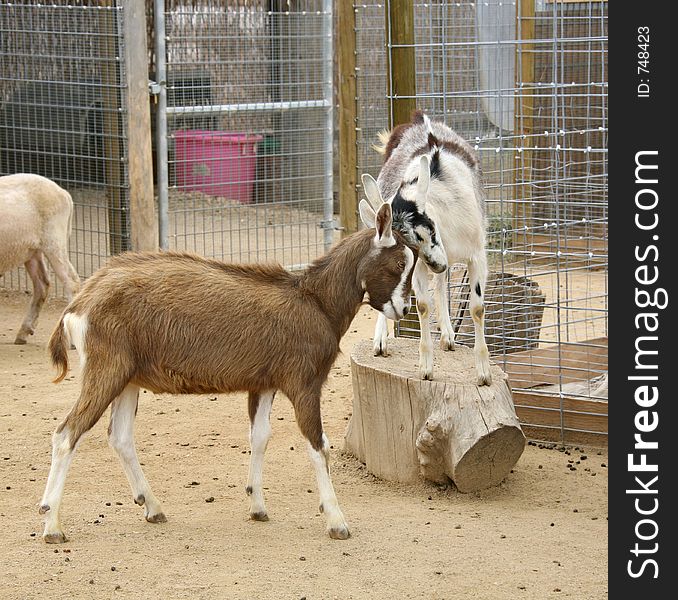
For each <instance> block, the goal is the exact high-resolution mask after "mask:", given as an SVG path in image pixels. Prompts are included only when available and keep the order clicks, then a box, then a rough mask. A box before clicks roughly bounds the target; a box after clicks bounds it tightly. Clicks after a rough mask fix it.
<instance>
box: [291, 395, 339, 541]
mask: <svg viewBox="0 0 678 600" xmlns="http://www.w3.org/2000/svg"><path fill="white" fill-rule="evenodd" d="M292 403H293V404H294V412H295V415H296V419H297V424H298V425H299V429H301V433H303V434H304V437H305V438H306V439H307V440H308V455H309V456H310V458H311V462H312V463H313V466H314V468H315V476H316V480H317V482H318V493H319V495H320V512H322V513H324V514H325V517H326V518H327V533H328V535H329V536H330V537H331V538H333V539H335V540H345V539H347V538H348V537H349V536H350V535H351V534H350V532H349V529H348V525H347V524H346V519H345V518H344V515H343V513H342V512H341V509H340V508H339V502H338V500H337V496H336V494H335V493H334V486H333V485H332V479H331V478H330V444H329V442H328V440H327V437H326V436H325V433H324V432H323V426H322V419H321V417H320V394H319V393H318V394H317V395H314V396H302V397H300V398H295V399H293V400H292Z"/></svg>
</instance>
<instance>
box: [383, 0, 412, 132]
mask: <svg viewBox="0 0 678 600" xmlns="http://www.w3.org/2000/svg"><path fill="white" fill-rule="evenodd" d="M385 9H386V12H385V16H386V40H387V49H386V50H387V52H386V57H387V58H386V60H387V63H386V66H387V72H388V73H389V75H390V77H389V82H390V87H389V93H390V96H391V102H390V103H389V125H390V127H394V126H395V125H398V124H400V123H409V121H410V117H411V115H412V112H413V111H414V110H415V109H416V107H417V101H416V98H415V96H416V95H417V79H416V66H415V56H414V2H413V0H390V1H389V2H386V5H385Z"/></svg>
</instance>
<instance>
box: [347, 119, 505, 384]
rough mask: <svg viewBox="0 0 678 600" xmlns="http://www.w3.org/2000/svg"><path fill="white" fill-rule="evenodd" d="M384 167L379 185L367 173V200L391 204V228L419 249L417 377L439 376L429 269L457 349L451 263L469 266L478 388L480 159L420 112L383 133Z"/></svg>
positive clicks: (441, 316)
mask: <svg viewBox="0 0 678 600" xmlns="http://www.w3.org/2000/svg"><path fill="white" fill-rule="evenodd" d="M380 141H381V142H382V145H381V146H380V147H377V150H378V151H380V152H381V153H383V154H384V165H383V166H382V168H381V171H380V173H379V177H378V178H377V181H376V182H375V181H374V179H373V178H372V177H371V176H369V175H363V178H362V181H363V187H364V190H365V193H366V195H367V197H368V199H369V198H373V197H375V196H377V192H376V191H375V188H378V190H379V191H380V192H381V195H382V197H383V198H384V199H385V200H386V201H387V202H389V203H390V204H391V205H392V207H393V228H394V229H395V230H397V231H400V232H401V233H402V234H403V235H404V236H405V238H406V239H407V240H408V241H409V242H410V243H411V244H412V245H414V246H416V247H417V248H418V250H419V258H418V260H417V263H416V265H415V268H414V274H413V277H412V286H413V289H414V293H415V295H416V298H417V312H418V314H419V323H420V330H421V339H420V344H419V374H420V377H421V378H422V379H433V343H432V340H431V328H430V323H429V315H430V312H431V310H430V309H431V299H430V296H429V289H428V287H429V281H428V279H429V278H428V269H427V266H428V267H429V268H430V269H431V270H432V271H433V272H434V273H435V275H434V280H435V299H436V308H437V314H438V321H439V324H440V330H441V336H440V345H441V347H442V349H443V350H453V349H454V329H453V327H452V323H451V322H450V315H449V302H448V295H447V294H448V292H447V281H448V266H449V265H450V264H453V263H457V262H464V263H466V264H467V266H468V273H469V282H470V288H471V289H470V296H471V298H470V310H471V317H472V318H473V323H474V329H475V345H474V350H475V359H476V370H477V374H478V383H479V385H485V384H487V385H489V384H490V383H491V382H492V376H491V375H490V361H489V352H488V349H487V344H486V343H485V333H484V321H485V319H484V316H485V308H484V302H483V297H484V293H485V284H486V282H487V256H486V253H485V228H486V221H485V196H484V191H483V186H482V183H481V171H480V162H479V160H478V158H477V157H476V154H475V152H474V151H473V148H471V146H470V145H469V144H468V143H467V142H466V141H464V140H463V139H462V138H461V137H460V136H459V135H457V134H456V133H455V132H454V131H452V130H451V129H450V128H449V127H448V126H447V125H445V124H444V123H440V122H431V121H430V120H429V118H428V117H427V116H426V115H425V114H423V113H422V112H421V111H416V112H415V113H414V114H413V117H412V122H411V123H407V124H403V125H398V126H397V127H395V128H394V129H393V130H392V131H390V132H386V133H383V134H382V135H380ZM368 207H369V205H368V203H367V202H366V201H365V200H362V201H361V202H360V215H361V219H362V221H363V222H364V223H365V224H366V225H367V226H372V225H371V223H372V222H373V219H372V217H371V216H370V214H371V213H372V212H373V211H369V210H366V209H367V208H368ZM387 338H388V325H387V321H386V317H384V316H383V315H381V314H380V315H379V317H378V320H377V326H376V329H375V334H374V354H375V356H378V355H383V356H387V355H388V347H387Z"/></svg>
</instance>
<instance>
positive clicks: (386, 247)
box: [358, 203, 417, 321]
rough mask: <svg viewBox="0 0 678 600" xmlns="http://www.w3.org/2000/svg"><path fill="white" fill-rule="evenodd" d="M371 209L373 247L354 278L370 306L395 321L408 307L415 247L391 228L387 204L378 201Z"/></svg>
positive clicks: (388, 205)
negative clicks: (377, 205)
mask: <svg viewBox="0 0 678 600" xmlns="http://www.w3.org/2000/svg"><path fill="white" fill-rule="evenodd" d="M361 210H367V211H371V221H372V222H373V226H374V228H375V230H376V234H375V236H374V239H373V241H372V243H373V246H374V247H373V250H372V251H371V252H370V253H369V254H368V255H367V256H366V257H365V259H364V260H363V261H362V263H361V264H360V266H359V268H358V277H359V279H360V282H361V283H362V286H363V289H364V291H365V293H366V294H367V297H368V300H367V301H368V302H369V305H370V306H371V307H372V308H375V309H376V310H378V311H380V312H382V313H384V315H386V317H388V318H389V319H393V320H394V321H398V320H399V319H402V318H403V317H404V316H405V315H406V314H407V313H408V312H409V310H410V290H411V288H412V270H413V268H414V263H415V262H416V260H417V250H416V249H415V248H413V247H411V246H409V245H408V244H407V243H406V242H405V238H404V237H403V236H402V235H400V234H399V233H398V232H394V231H393V229H392V223H393V213H392V210H391V205H390V204H387V203H382V204H381V206H380V207H379V209H378V210H377V212H376V213H375V212H374V210H373V209H372V208H371V207H369V206H367V207H365V208H364V209H361Z"/></svg>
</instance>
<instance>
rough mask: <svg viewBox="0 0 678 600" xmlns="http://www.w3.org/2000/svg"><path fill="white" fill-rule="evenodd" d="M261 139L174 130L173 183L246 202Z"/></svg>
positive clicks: (224, 132) (228, 134)
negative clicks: (174, 165) (174, 167)
mask: <svg viewBox="0 0 678 600" xmlns="http://www.w3.org/2000/svg"><path fill="white" fill-rule="evenodd" d="M261 139H262V138H261V136H260V135H249V134H246V133H233V132H226V131H203V130H189V131H177V132H176V133H175V134H174V140H175V146H174V151H175V158H176V177H177V187H179V188H180V189H185V190H193V191H200V192H204V193H205V194H209V195H210V196H222V197H224V198H228V199H230V200H237V201H238V202H242V203H243V204H249V203H250V202H252V188H253V186H254V178H255V174H256V166H257V143H258V142H259V141H261Z"/></svg>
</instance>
